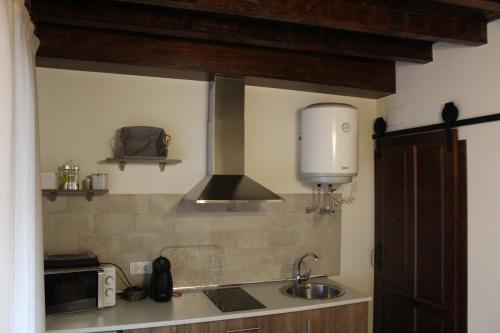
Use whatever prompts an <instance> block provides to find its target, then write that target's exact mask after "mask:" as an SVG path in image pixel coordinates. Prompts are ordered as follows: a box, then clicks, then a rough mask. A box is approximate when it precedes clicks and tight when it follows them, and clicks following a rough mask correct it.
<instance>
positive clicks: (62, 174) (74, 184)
mask: <svg viewBox="0 0 500 333" xmlns="http://www.w3.org/2000/svg"><path fill="white" fill-rule="evenodd" d="M59 182H60V183H59V187H60V188H61V189H62V190H65V191H75V190H78V189H79V187H80V186H79V185H80V168H79V167H78V166H76V165H73V164H71V162H70V163H65V164H63V165H62V166H61V167H60V168H59Z"/></svg>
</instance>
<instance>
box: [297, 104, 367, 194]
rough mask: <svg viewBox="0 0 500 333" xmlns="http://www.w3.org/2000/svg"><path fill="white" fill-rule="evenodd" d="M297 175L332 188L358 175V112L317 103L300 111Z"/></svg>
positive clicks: (350, 106) (349, 106) (349, 107)
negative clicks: (299, 146)
mask: <svg viewBox="0 0 500 333" xmlns="http://www.w3.org/2000/svg"><path fill="white" fill-rule="evenodd" d="M300 138H301V155H302V157H301V160H302V161H301V162H302V163H301V172H302V175H303V177H304V178H305V179H306V180H308V181H309V182H311V183H314V184H328V185H331V187H333V188H334V189H336V188H338V187H339V186H340V185H342V184H345V183H349V182H351V181H352V177H354V176H356V175H357V173H358V110H357V109H356V108H355V107H354V106H352V105H348V104H338V103H320V104H313V105H310V106H308V107H306V108H304V109H302V111H301V133H300Z"/></svg>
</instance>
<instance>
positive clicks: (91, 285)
mask: <svg viewBox="0 0 500 333" xmlns="http://www.w3.org/2000/svg"><path fill="white" fill-rule="evenodd" d="M44 278H45V312H46V314H47V315H55V314H63V313H72V312H79V311H88V310H96V309H100V308H104V307H108V306H113V305H115V303H116V271H115V268H114V267H113V266H111V265H97V266H95V267H76V268H75V267H73V268H59V269H46V270H45V274H44Z"/></svg>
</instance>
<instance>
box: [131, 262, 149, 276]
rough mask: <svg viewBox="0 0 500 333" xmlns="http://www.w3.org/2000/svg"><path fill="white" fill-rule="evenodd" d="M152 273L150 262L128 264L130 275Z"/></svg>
mask: <svg viewBox="0 0 500 333" xmlns="http://www.w3.org/2000/svg"><path fill="white" fill-rule="evenodd" d="M152 272H153V264H152V263H151V261H140V262H131V263H130V275H136V274H151V273H152Z"/></svg>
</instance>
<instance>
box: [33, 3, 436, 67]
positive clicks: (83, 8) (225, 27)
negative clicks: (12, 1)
mask: <svg viewBox="0 0 500 333" xmlns="http://www.w3.org/2000/svg"><path fill="white" fill-rule="evenodd" d="M32 12H33V16H34V19H35V20H36V21H37V22H50V23H59V24H66V25H72V26H82V27H93V28H100V29H110V30H117V31H129V32H145V33H150V34H158V35H163V36H172V37H185V38H196V39H202V40H211V41H222V42H228V43H238V44H245V45H254V46H264V47H273V48H280V49H290V50H296V51H305V52H319V53H326V54H337V55H349V56H357V57H366V58H373V59H384V60H391V61H398V60H399V61H410V62H417V63H427V62H430V61H432V42H428V41H421V40H411V39H404V38H393V37H385V36H377V35H370V34H364V33H357V32H346V31H339V30H333V29H327V28H322V27H313V26H303V25H298V24H289V23H283V22H272V21H266V20H256V19H242V18H238V17H231V16H222V15H216V14H210V13H203V12H195V11H189V10H179V9H170V8H164V7H160V8H158V7H152V6H138V5H132V6H131V5H123V4H116V3H111V2H104V3H103V2H102V1H71V2H68V1H61V0H37V1H33V2H32Z"/></svg>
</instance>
